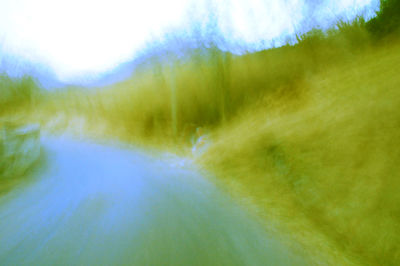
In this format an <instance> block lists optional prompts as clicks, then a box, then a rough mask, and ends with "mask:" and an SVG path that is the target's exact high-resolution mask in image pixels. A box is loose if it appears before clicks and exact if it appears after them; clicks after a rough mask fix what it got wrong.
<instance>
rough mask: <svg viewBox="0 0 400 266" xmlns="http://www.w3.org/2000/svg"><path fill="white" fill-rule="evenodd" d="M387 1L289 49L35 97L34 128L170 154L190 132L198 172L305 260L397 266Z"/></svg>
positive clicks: (392, 4)
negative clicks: (197, 141)
mask: <svg viewBox="0 0 400 266" xmlns="http://www.w3.org/2000/svg"><path fill="white" fill-rule="evenodd" d="M398 3H399V1H393V0H392V1H391V0H388V1H383V2H382V9H381V11H380V12H379V13H378V16H377V17H376V18H375V19H373V20H371V21H369V22H365V21H364V20H363V19H362V18H359V19H357V20H355V21H354V22H351V23H347V22H339V23H338V25H337V27H336V28H335V29H331V30H329V31H327V32H323V31H320V30H313V31H311V32H309V33H307V34H304V35H301V36H298V43H297V44H296V45H293V46H290V45H286V46H283V47H280V48H275V49H269V50H266V51H260V52H257V53H252V54H245V55H243V56H236V55H233V54H230V53H225V52H221V51H219V50H218V49H215V48H210V49H203V50H202V49H199V50H194V51H192V52H191V53H190V54H189V55H187V56H186V57H185V58H183V59H182V58H181V59H177V58H174V57H173V56H169V57H168V60H161V59H158V58H153V59H152V60H151V61H150V62H148V64H147V65H143V66H141V67H139V68H138V69H137V70H136V71H135V73H134V74H133V76H132V78H130V79H128V80H126V81H123V82H120V83H118V84H115V85H113V86H110V87H108V88H102V89H98V90H92V91H84V90H81V89H73V88H71V89H69V90H65V91H59V92H52V93H49V94H47V95H45V101H43V102H42V104H41V105H40V109H38V110H37V112H35V113H32V115H33V119H38V120H40V122H41V123H42V125H43V126H44V127H47V128H48V129H49V130H51V129H57V130H61V131H62V130H66V129H68V128H70V127H75V128H78V129H79V130H84V131H85V133H86V134H89V135H92V136H93V135H101V136H102V137H104V136H111V137H114V138H119V139H122V140H127V141H133V142H136V143H146V144H151V145H158V146H163V145H173V147H177V146H178V147H186V146H189V145H190V143H191V139H192V137H193V135H194V134H195V132H196V129H197V128H199V127H201V128H203V129H205V130H204V132H206V133H210V134H211V135H212V137H211V141H213V143H211V146H210V149H209V150H208V151H207V152H206V153H205V154H204V155H203V156H202V157H201V158H200V161H201V162H202V163H203V165H204V166H205V167H206V168H207V169H209V170H211V171H213V172H214V173H216V175H217V176H218V177H219V178H220V180H222V181H223V182H224V185H225V186H226V187H228V189H229V190H231V191H232V193H234V194H236V195H240V197H241V198H245V199H248V200H249V201H250V202H251V203H252V204H254V205H256V206H257V208H259V209H260V215H262V216H263V217H264V218H265V220H266V221H268V223H274V221H275V224H277V226H278V227H279V230H280V232H285V230H286V231H287V235H288V238H289V239H290V241H288V244H289V245H291V244H293V243H301V245H302V247H304V249H305V250H306V252H307V253H309V255H310V257H311V258H313V259H312V260H313V264H315V265H399V262H400V253H399V250H398V244H399V243H400V239H399V236H400V228H399V225H400V215H399V213H400V210H399V207H398V206H400V198H399V196H398V195H399V193H398V191H399V189H400V183H399V180H400V177H399V174H398V171H397V166H398V165H399V164H400V161H399V160H400V154H399V152H398V150H397V149H396V147H397V146H398V145H399V144H400V143H399V139H400V136H399V130H398V129H399V127H400V124H399V122H398V121H400V116H399V111H398V106H399V104H400V95H399V91H400V90H399V86H400V80H399V75H398V73H397V70H398V66H399V65H400V61H399V60H400V58H399V55H400V44H399V41H398V39H396V38H391V42H385V43H383V44H380V45H376V42H375V40H377V39H379V38H382V39H383V38H386V37H387V36H389V35H391V36H393V34H394V33H395V32H396V28H397V27H398V16H399V14H400V12H399V9H398V6H399V5H398ZM22 87H23V88H24V86H22ZM28 87H29V86H28ZM28 91H29V90H28ZM4 99H6V97H4ZM10 99H12V97H11V98H10ZM176 144H178V145H176ZM267 226H268V225H267Z"/></svg>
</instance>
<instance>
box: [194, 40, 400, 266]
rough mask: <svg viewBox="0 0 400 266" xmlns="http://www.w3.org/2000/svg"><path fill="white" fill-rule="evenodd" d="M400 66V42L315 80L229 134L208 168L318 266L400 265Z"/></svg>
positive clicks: (207, 160)
mask: <svg viewBox="0 0 400 266" xmlns="http://www.w3.org/2000/svg"><path fill="white" fill-rule="evenodd" d="M399 65H400V43H399V42H396V43H392V44H390V45H389V46H385V47H380V48H379V49H376V48H375V49H369V50H366V51H365V52H364V53H361V54H360V55H359V56H357V57H355V58H353V60H351V61H347V62H344V63H343V62H342V63H341V64H340V65H339V66H335V67H330V68H329V70H328V71H324V72H320V73H318V74H315V75H314V76H312V77H310V78H309V79H308V82H307V83H305V84H303V87H302V88H301V89H300V90H299V91H298V94H299V95H302V96H301V97H297V98H296V99H294V100H293V99H292V101H288V100H287V99H286V98H276V97H274V98H273V99H270V101H274V103H275V105H269V106H268V105H265V106H263V107H256V108H254V109H252V110H251V111H249V112H247V113H246V114H244V115H243V116H242V117H241V118H239V119H237V120H235V121H234V122H233V123H231V124H228V125H226V126H223V127H221V128H219V129H218V130H217V131H216V132H215V133H214V136H213V141H214V144H213V145H212V146H211V148H210V149H209V150H208V151H207V152H206V153H205V154H203V155H202V158H201V160H200V161H201V162H202V164H203V165H204V166H205V167H207V169H209V170H211V171H212V172H214V173H215V174H216V175H217V176H218V177H219V179H220V180H223V181H224V184H225V187H226V189H227V190H228V191H231V192H232V191H234V192H235V193H234V194H235V196H238V195H239V196H240V198H245V199H246V198H250V199H251V203H252V204H255V205H256V206H258V208H260V209H261V211H260V213H262V214H263V215H264V217H266V223H273V222H274V221H277V223H278V224H279V226H280V227H281V229H282V228H283V229H282V230H283V231H284V230H287V234H288V235H289V238H291V239H296V240H297V241H299V242H300V243H302V246H303V247H305V250H307V252H308V253H309V255H310V257H311V258H313V263H312V264H313V265H320V264H322V265H399V263H400V250H399V249H398V247H399V243H400V196H399V195H400V194H399V193H398V191H399V189H400V173H399V171H398V165H399V164H400V152H399V150H398V149H396V148H395V147H398V146H399V145H400V131H399V128H400V124H399V121H400V112H399V109H398V106H400V90H399V89H400V76H399V75H398V73H397V72H398V66H399ZM267 226H268V225H267ZM288 244H289V245H290V244H293V241H291V240H289V241H288ZM338 254H340V255H338Z"/></svg>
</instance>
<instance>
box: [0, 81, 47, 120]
mask: <svg viewBox="0 0 400 266" xmlns="http://www.w3.org/2000/svg"><path fill="white" fill-rule="evenodd" d="M0 92H1V94H0V106H1V108H0V115H2V114H4V113H10V112H14V111H16V110H17V109H18V107H20V106H23V108H26V107H27V106H28V105H29V106H33V105H35V104H36V101H37V100H38V98H39V95H40V88H39V86H38V85H37V84H36V82H35V80H34V79H32V78H31V77H29V76H24V77H22V78H10V77H9V76H7V75H6V74H1V75H0Z"/></svg>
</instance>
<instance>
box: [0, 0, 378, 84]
mask: <svg viewBox="0 0 400 266" xmlns="http://www.w3.org/2000/svg"><path fill="white" fill-rule="evenodd" d="M378 7H379V1H378V0H357V1H348V0H341V1H310V0H287V1H279V0H274V1H261V0H252V1H238V0H227V1H217V0H203V1H195V0H189V1H184V0H174V1H157V0H147V1H126V0H114V1H109V0H107V1H94V0H86V1H81V0H68V1H67V0H65V1H51V0H38V1H29V0H19V1H15V0H2V1H1V3H0V57H1V58H0V62H1V63H0V64H1V65H0V70H1V71H4V70H6V71H7V72H8V74H10V75H18V74H21V73H26V72H28V74H35V73H32V72H33V70H32V69H31V68H30V67H29V64H36V65H41V67H42V68H43V70H42V71H43V72H44V74H43V75H48V74H49V73H50V74H51V73H53V72H54V73H55V76H56V79H57V80H59V81H61V82H70V83H71V82H75V83H76V82H78V81H79V82H81V83H83V82H85V81H86V82H89V81H90V80H96V79H97V78H99V77H100V76H101V75H102V74H104V73H105V72H109V71H112V70H113V69H115V68H116V66H118V65H119V64H121V63H123V62H127V61H130V60H133V59H135V58H138V57H139V56H140V55H141V54H142V53H144V51H145V50H146V49H147V50H146V51H147V52H149V51H148V46H149V45H150V46H162V47H164V48H166V49H170V50H173V51H174V52H177V53H178V52H179V49H181V48H182V45H183V46H190V47H192V48H193V46H199V45H211V44H212V45H216V46H218V47H219V48H220V49H222V50H224V51H231V52H233V53H236V54H243V53H245V52H248V51H258V50H262V49H266V48H270V47H273V46H281V45H284V44H285V43H287V42H290V43H294V42H295V41H296V38H295V36H296V34H298V35H299V34H303V33H305V32H307V31H309V30H310V29H311V28H313V27H320V28H323V29H326V28H328V27H330V26H332V25H333V24H334V23H336V22H337V21H338V20H343V21H351V20H352V19H354V18H355V17H356V16H357V15H360V16H364V17H365V18H366V19H368V18H371V17H373V16H374V15H375V13H374V12H375V11H376V10H378ZM174 40H178V42H179V43H181V44H180V45H177V44H176V42H174ZM150 52H152V51H150ZM153 52H154V51H153ZM10 62H11V63H10ZM18 62H20V63H18ZM10 64H19V66H18V67H12V69H10ZM6 66H7V67H6ZM79 82H78V83H79Z"/></svg>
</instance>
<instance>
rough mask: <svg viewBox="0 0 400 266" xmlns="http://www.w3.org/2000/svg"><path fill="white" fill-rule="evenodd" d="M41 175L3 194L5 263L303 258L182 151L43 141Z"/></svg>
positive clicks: (0, 221) (0, 257)
mask: <svg viewBox="0 0 400 266" xmlns="http://www.w3.org/2000/svg"><path fill="white" fill-rule="evenodd" d="M44 149H45V150H46V152H47V154H48V155H49V158H48V162H47V165H45V166H42V169H41V171H38V172H37V173H36V176H35V177H34V180H32V182H31V183H30V184H28V185H26V186H22V187H20V188H19V189H15V190H14V191H12V192H11V193H9V194H7V196H5V197H2V198H0V239H1V241H0V262H1V264H2V265H264V264H265V263H266V262H268V263H271V264H270V265H302V264H303V262H302V261H300V260H299V259H296V258H295V257H294V256H292V255H290V254H289V253H288V251H287V250H285V249H284V248H283V247H282V245H281V244H279V242H278V241H275V240H273V239H271V238H270V237H268V236H267V235H266V234H265V233H264V231H263V229H261V227H260V226H259V225H257V223H256V222H253V221H250V220H249V219H248V218H246V216H247V215H245V213H244V212H243V211H241V210H239V209H238V208H237V207H233V206H234V205H233V204H232V203H231V202H230V200H228V199H227V197H226V196H224V195H222V194H221V193H220V192H219V191H218V190H217V189H216V188H215V187H214V186H213V185H211V184H210V183H209V182H207V181H205V180H204V179H203V177H202V176H201V175H200V174H199V173H198V172H197V170H196V169H195V168H194V167H193V166H191V165H190V164H189V163H187V164H186V165H185V166H184V167H178V166H176V162H177V160H178V159H177V158H174V157H173V158H170V159H168V160H166V159H164V160H160V159H157V157H154V156H152V157H151V156H149V155H146V154H143V153H139V152H132V151H130V150H128V149H121V148H116V147H112V146H108V147H107V146H102V145H94V144H90V143H83V142H75V141H71V140H68V139H63V138H58V139H45V140H44Z"/></svg>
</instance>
